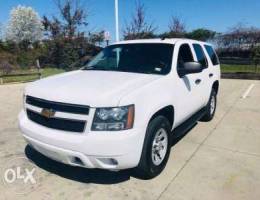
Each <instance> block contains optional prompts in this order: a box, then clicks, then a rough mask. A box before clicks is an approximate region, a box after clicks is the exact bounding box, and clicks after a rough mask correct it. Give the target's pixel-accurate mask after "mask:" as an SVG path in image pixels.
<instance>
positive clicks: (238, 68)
mask: <svg viewBox="0 0 260 200" xmlns="http://www.w3.org/2000/svg"><path fill="white" fill-rule="evenodd" d="M221 71H222V72H233V73H234V72H253V73H255V72H256V71H255V66H254V65H226V64H222V65H221ZM36 72H37V70H36V69H34V70H28V69H27V70H16V71H15V72H13V73H14V74H23V73H25V74H26V73H36ZM63 72H65V70H63V69H58V68H50V67H49V68H44V69H42V78H45V77H48V76H51V75H55V74H59V73H63ZM257 73H260V67H258V69H257ZM38 78H39V77H38V75H27V76H11V77H5V78H3V82H4V83H11V82H28V81H33V80H37V79H38Z"/></svg>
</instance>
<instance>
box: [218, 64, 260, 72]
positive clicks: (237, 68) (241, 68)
mask: <svg viewBox="0 0 260 200" xmlns="http://www.w3.org/2000/svg"><path fill="white" fill-rule="evenodd" d="M221 71H222V72H256V69H255V65H226V64H221ZM257 73H260V67H259V66H258V70H257Z"/></svg>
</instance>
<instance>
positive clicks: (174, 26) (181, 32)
mask: <svg viewBox="0 0 260 200" xmlns="http://www.w3.org/2000/svg"><path fill="white" fill-rule="evenodd" d="M168 27H169V31H168V32H165V33H162V34H160V35H159V37H161V38H183V37H185V34H186V30H185V24H184V22H183V21H182V20H181V19H180V18H178V17H176V16H172V17H171V19H170V22H169V25H168Z"/></svg>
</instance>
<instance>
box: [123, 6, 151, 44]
mask: <svg viewBox="0 0 260 200" xmlns="http://www.w3.org/2000/svg"><path fill="white" fill-rule="evenodd" d="M155 30H156V28H155V27H154V26H153V24H152V23H148V22H147V21H146V16H145V7H144V4H143V3H140V1H137V2H136V8H135V13H134V14H133V16H132V19H131V22H130V24H126V27H125V30H124V39H138V38H151V37H154V32H155Z"/></svg>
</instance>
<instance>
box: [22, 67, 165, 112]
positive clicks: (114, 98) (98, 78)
mask: <svg viewBox="0 0 260 200" xmlns="http://www.w3.org/2000/svg"><path fill="white" fill-rule="evenodd" d="M160 77H162V76H160V75H148V74H137V73H126V72H113V71H87V70H85V71H84V70H78V71H73V72H67V73H64V74H60V75H56V76H52V77H49V78H45V79H42V80H39V81H35V82H33V83H31V84H29V85H28V86H27V87H26V91H25V94H26V95H30V96H34V97H37V98H42V99H46V100H50V101H57V102H64V103H73V104H82V105H89V106H91V107H100V106H101V107H103V106H104V107H105V106H117V105H118V104H119V102H120V99H121V98H122V97H123V96H124V95H127V94H129V93H130V92H132V91H134V90H135V89H139V88H140V87H143V86H144V85H146V84H149V83H151V82H152V81H155V80H157V79H159V78H160Z"/></svg>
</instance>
